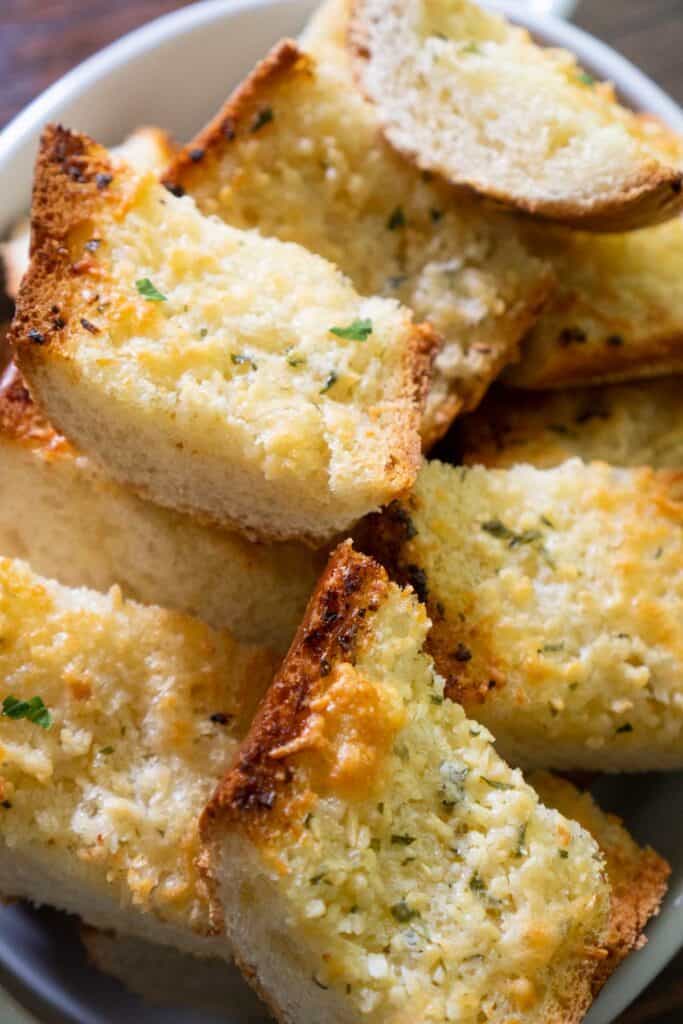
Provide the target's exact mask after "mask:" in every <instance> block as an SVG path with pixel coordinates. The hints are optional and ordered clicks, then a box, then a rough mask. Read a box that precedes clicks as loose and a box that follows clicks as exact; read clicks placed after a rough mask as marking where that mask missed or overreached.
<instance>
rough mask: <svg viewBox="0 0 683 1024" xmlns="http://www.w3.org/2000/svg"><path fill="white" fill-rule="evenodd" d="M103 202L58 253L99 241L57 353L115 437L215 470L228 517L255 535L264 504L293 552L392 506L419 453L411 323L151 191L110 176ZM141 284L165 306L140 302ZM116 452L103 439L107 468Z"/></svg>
mask: <svg viewBox="0 0 683 1024" xmlns="http://www.w3.org/2000/svg"><path fill="white" fill-rule="evenodd" d="M112 189H118V190H119V192H118V195H117V198H118V199H119V201H118V202H116V201H113V200H112V201H110V202H109V203H108V204H107V205H105V206H103V209H102V211H101V213H100V214H99V220H98V223H97V225H96V228H95V227H93V225H92V224H89V225H84V226H83V231H79V232H77V233H76V234H75V235H74V237H73V238H72V239H71V242H72V246H73V250H74V257H76V256H79V257H81V256H82V255H83V245H85V244H87V239H88V238H90V237H91V235H92V233H93V232H94V231H96V232H97V234H98V237H101V238H102V243H101V245H100V246H99V248H98V249H97V251H96V252H95V253H92V254H89V255H88V259H87V263H86V266H85V267H84V269H83V274H82V276H81V278H80V279H79V280H80V281H81V282H82V288H81V292H80V295H79V296H78V297H77V301H78V303H79V304H80V305H81V309H83V311H87V316H88V321H89V323H90V327H87V326H85V327H84V325H83V321H82V320H81V321H80V326H78V323H77V318H74V319H73V320H72V321H71V322H70V324H69V326H68V328H67V329H65V332H64V335H65V337H64V341H63V343H62V345H63V349H64V352H65V354H66V355H67V356H68V358H69V360H71V361H72V363H73V372H76V373H78V375H79V379H81V380H87V383H88V391H89V392H90V393H93V394H97V395H99V396H100V398H101V402H102V404H103V405H105V406H106V407H107V408H109V409H114V408H115V409H116V410H117V411H116V423H115V426H114V427H112V428H111V429H112V430H116V432H117V436H124V437H125V438H126V439H127V440H128V441H129V443H130V441H131V439H132V438H139V437H141V436H145V432H147V435H150V434H152V433H153V432H158V431H162V432H163V436H164V438H165V439H166V440H167V442H168V444H169V447H171V448H172V447H173V446H175V448H176V449H177V450H178V451H180V452H185V453H192V454H193V455H194V456H196V458H197V461H198V460H199V459H201V458H205V459H207V460H209V461H210V463H211V465H213V466H214V467H215V466H216V465H217V464H219V460H224V465H227V466H228V467H230V470H231V472H232V473H233V474H234V476H235V480H236V483H235V485H234V487H233V488H232V490H231V492H230V493H231V495H232V498H233V500H234V502H235V508H234V509H233V510H232V518H233V519H236V520H237V521H238V522H240V523H241V522H242V520H243V519H244V521H245V522H247V525H250V524H249V521H248V519H247V512H248V510H249V509H250V508H251V507H252V505H253V507H254V508H255V509H256V510H257V511H256V512H255V513H254V519H257V518H259V517H261V518H268V517H271V518H274V517H275V513H274V512H273V503H274V502H275V501H277V502H279V503H280V511H281V520H282V521H281V522H279V523H278V524H277V527H274V528H273V529H274V530H275V529H279V528H281V529H283V531H287V532H288V535H289V536H292V535H296V536H299V535H301V534H306V533H309V534H315V533H316V531H317V532H318V533H319V534H321V535H323V536H325V537H326V536H329V535H330V534H331V533H334V532H335V530H341V529H344V528H346V527H348V525H349V523H350V522H353V521H354V520H355V519H357V518H358V517H359V516H361V515H362V514H364V513H365V512H367V511H369V510H370V509H371V508H374V507H377V506H378V505H379V504H381V503H382V502H383V501H384V500H387V499H388V498H389V497H390V495H391V494H393V493H395V490H396V483H395V479H394V477H393V475H392V472H390V470H392V469H393V468H394V467H395V468H396V470H397V474H398V475H399V476H400V470H405V472H406V474H407V473H408V472H410V473H411V474H412V472H413V471H414V464H415V462H416V459H417V454H418V446H419V444H418V435H417V426H418V422H419V409H418V406H417V403H416V400H415V393H414V391H415V388H414V382H413V366H414V360H415V343H416V334H415V328H414V326H413V323H412V318H411V314H410V313H409V312H408V311H407V310H405V309H403V308H401V307H400V306H399V304H398V303H397V302H396V301H394V300H388V299H381V298H361V297H360V296H359V295H358V294H357V293H356V292H355V291H354V289H353V287H352V286H351V284H350V283H349V281H348V280H347V279H346V278H345V277H343V275H342V274H341V273H339V271H337V270H336V269H335V268H334V267H332V266H331V265H330V264H329V263H327V262H326V261H324V260H322V259H320V258H319V257H317V256H314V255H312V254H311V253H309V252H306V251H305V250H304V249H303V248H301V247H300V246H295V245H286V244H283V243H281V242H279V241H277V240H274V239H264V238H262V237H260V236H259V235H258V234H257V233H256V232H244V231H240V230H237V229H235V228H231V227H229V226H227V225H225V224H223V223H221V222H219V221H218V220H217V219H216V218H211V217H204V216H202V215H200V214H199V212H198V211H197V208H196V206H195V204H194V202H193V201H192V200H191V199H190V198H183V199H178V198H177V197H175V196H172V195H170V194H169V193H168V192H167V191H166V190H165V189H164V188H162V187H161V186H160V185H159V184H158V183H157V182H156V180H155V179H154V177H153V176H152V175H147V176H143V177H141V178H129V179H127V178H126V177H125V176H123V175H118V176H116V177H115V179H114V184H113V185H112ZM145 281H149V282H151V284H152V286H153V287H154V289H156V291H157V292H158V293H160V294H161V296H163V297H164V298H165V301H160V300H158V299H157V301H148V299H147V298H146V297H145V295H144V284H143V291H142V293H139V287H140V282H143V283H144V282H145ZM147 287H149V285H148V286H147ZM105 291H106V298H105V297H104V293H105ZM354 325H360V327H361V329H362V330H363V331H364V333H361V335H360V336H357V335H354V334H353V328H354ZM349 330H351V336H349V335H348V333H345V332H348V331H349ZM356 330H358V327H356ZM335 331H336V332H337V333H334V332H335ZM340 331H341V332H342V333H341V335H340V334H339V332H340ZM111 415H112V416H113V415H114V414H113V413H111ZM124 421H125V422H124ZM73 429H74V428H73V424H72V430H73ZM77 439H78V435H77ZM117 453H118V449H117V446H116V445H112V444H111V443H110V440H109V439H107V444H106V446H104V450H103V451H100V455H101V457H102V459H103V461H106V460H107V458H111V459H114V458H115V457H116V455H117ZM138 462H139V463H140V464H141V465H142V466H146V464H147V462H149V455H148V454H147V453H145V456H144V457H143V453H141V454H140V458H139V460H138ZM107 464H108V465H109V468H110V469H111V464H110V463H109V462H107ZM387 467H389V469H388V468H387ZM214 471H215V470H214ZM118 472H119V474H121V473H122V472H123V471H121V470H120V469H118ZM141 472H142V470H141ZM148 472H149V473H150V474H153V473H154V467H153V466H152V468H150V469H149V470H148ZM157 472H160V471H158V470H157ZM221 477H222V480H221V481H219V482H213V481H212V480H211V479H208V480H207V481H205V487H206V489H207V490H212V489H213V490H214V491H216V492H219V491H220V486H221V484H222V482H223V480H224V479H225V470H224V471H223V472H222V473H221ZM145 482H146V481H145ZM401 485H402V486H404V485H405V481H404V480H401ZM195 490H197V489H196V488H195ZM167 500H168V499H167ZM202 511H204V512H205V513H206V512H207V511H208V513H210V514H212V515H214V517H216V512H215V510H214V509H213V508H209V509H208V510H206V509H203V510H202ZM227 511H228V513H229V512H230V510H227ZM228 518H230V517H229V516H228ZM290 520H294V522H293V523H292V522H290Z"/></svg>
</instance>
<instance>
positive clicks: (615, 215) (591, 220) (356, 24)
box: [347, 0, 683, 233]
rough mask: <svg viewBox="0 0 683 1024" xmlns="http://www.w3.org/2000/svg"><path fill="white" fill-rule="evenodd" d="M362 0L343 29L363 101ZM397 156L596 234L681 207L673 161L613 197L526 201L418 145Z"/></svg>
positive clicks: (680, 182)
mask: <svg viewBox="0 0 683 1024" xmlns="http://www.w3.org/2000/svg"><path fill="white" fill-rule="evenodd" d="M366 6H367V0H352V4H351V10H350V16H349V24H348V29H347V47H348V50H349V53H350V55H351V58H352V59H351V66H352V69H353V74H354V78H355V80H356V84H357V85H358V87H359V88H360V90H361V92H362V93H363V95H364V96H365V98H366V99H367V100H368V102H369V103H372V104H373V105H375V106H376V105H377V101H376V100H375V99H374V98H373V97H372V96H371V95H370V94H369V92H368V90H367V89H366V88H365V86H364V81H363V78H364V76H363V73H362V68H363V65H364V64H366V63H367V62H368V61H369V60H370V58H371V56H372V48H371V46H370V39H369V32H368V29H367V27H366V25H365V24H364V21H363V17H364V8H365V7H366ZM380 128H381V131H382V133H383V134H384V136H385V138H386V140H387V142H388V143H389V145H390V146H393V148H394V149H397V148H399V147H397V146H396V143H395V140H394V139H393V138H392V135H393V133H392V131H391V129H390V128H389V127H388V126H387V125H385V124H383V123H381V124H380ZM400 151H401V152H402V153H403V155H404V156H405V157H406V158H407V159H409V160H411V161H412V162H413V163H414V164H416V165H417V166H418V167H419V168H420V170H422V171H426V172H432V173H436V174H439V175H440V176H441V177H443V178H445V179H446V180H449V181H451V184H453V185H455V186H456V187H458V188H463V189H466V190H468V191H471V192H473V193H475V194H479V195H485V196H489V197H490V198H491V199H493V200H495V201H496V202H497V203H500V204H501V206H502V207H504V208H508V209H512V210H517V211H519V212H521V213H523V214H527V215H529V216H531V217H533V218H534V219H537V220H544V221H549V222H551V223H557V224H564V225H566V226H567V227H573V228H577V229H580V230H582V231H594V232H596V233H608V232H620V231H633V230H635V229H637V228H642V227H648V226H652V225H655V224H661V223H663V222H664V221H666V220H670V219H671V218H672V217H674V216H676V214H677V213H680V212H681V210H683V171H681V170H677V169H676V168H675V167H674V166H670V167H669V166H667V165H666V164H663V163H662V164H659V165H658V166H656V167H653V169H652V170H651V171H650V172H649V173H647V174H645V175H640V176H638V177H635V178H634V179H633V181H631V182H629V183H628V184H625V185H624V186H623V187H622V189H621V191H620V192H619V193H618V194H617V195H614V196H608V197H605V198H600V199H594V200H592V201H587V202H582V203H579V202H576V201H571V200H545V201H544V200H530V199H525V198H524V197H523V196H513V195H511V194H510V193H509V192H506V191H505V190H504V189H499V188H487V189H485V190H484V189H483V188H482V187H481V186H480V184H478V183H477V182H476V181H470V180H467V179H463V180H455V181H452V180H451V179H448V178H447V177H446V175H445V174H444V172H443V171H442V170H441V169H440V168H438V167H435V166H434V165H433V164H432V163H431V162H430V161H429V159H428V158H427V155H426V154H425V153H424V152H422V151H421V150H417V149H411V148H407V147H400Z"/></svg>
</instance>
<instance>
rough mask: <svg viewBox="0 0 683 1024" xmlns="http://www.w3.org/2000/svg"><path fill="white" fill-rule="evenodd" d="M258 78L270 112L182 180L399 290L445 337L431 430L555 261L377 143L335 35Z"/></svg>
mask: <svg viewBox="0 0 683 1024" xmlns="http://www.w3.org/2000/svg"><path fill="white" fill-rule="evenodd" d="M311 45H312V48H313V52H315V53H316V54H318V55H319V56H320V57H321V60H320V62H319V63H317V64H315V63H313V62H311V64H310V67H309V66H307V67H306V69H305V70H302V69H301V68H300V67H297V68H294V69H292V70H290V71H289V72H288V73H287V74H286V75H285V76H283V77H280V78H277V79H276V80H275V81H274V82H273V83H269V84H267V85H266V86H261V87H260V88H259V90H258V91H257V93H256V95H255V97H254V98H253V100H252V104H253V111H254V115H255V114H256V112H257V111H258V110H260V109H263V108H266V109H268V110H269V111H270V112H271V113H272V120H271V121H270V122H269V123H268V124H267V125H264V127H262V128H261V129H259V131H257V132H252V131H251V130H250V127H249V126H250V125H251V123H252V120H251V116H250V115H247V116H245V119H244V124H243V125H240V126H238V129H237V137H236V139H235V140H234V141H231V142H230V144H229V145H227V146H225V147H220V149H221V150H223V151H222V152H220V151H219V153H218V156H217V157H215V156H214V155H213V154H212V153H211V151H210V150H209V152H208V153H207V155H206V156H205V158H204V160H203V161H202V162H201V163H199V164H197V165H196V167H191V168H189V169H188V171H187V172H186V173H185V174H184V176H183V185H184V186H185V187H186V188H187V189H188V190H189V191H190V193H191V194H192V195H193V196H194V197H195V198H196V200H197V203H198V205H199V207H200V209H202V210H204V211H205V212H206V213H215V214H218V215H219V216H220V217H222V218H223V219H224V220H226V221H227V222H228V223H230V224H234V225H236V226H238V227H245V228H250V227H256V228H258V230H259V231H260V232H261V233H262V234H264V235H269V236H274V237H277V238H281V239H284V240H287V241H293V242H298V243H299V244H301V245H304V246H305V247H306V248H308V249H310V250H311V251H312V252H316V253H319V254H321V255H322V256H325V257H326V258H327V259H329V260H331V261H332V262H333V263H335V264H336V265H337V266H339V267H340V268H341V269H342V270H343V271H344V273H346V274H348V275H349V277H350V278H351V280H352V281H353V282H354V284H355V285H356V287H357V288H358V289H359V290H360V291H362V292H363V293H366V292H369V293H373V294H381V295H387V296H391V297H394V298H398V299H400V300H401V301H402V302H404V303H405V304H406V305H407V306H409V307H410V308H412V309H413V310H414V311H415V314H416V317H417V319H419V320H422V319H428V320H429V321H430V322H431V323H432V324H433V325H434V327H435V328H436V329H437V331H438V332H439V333H440V334H441V335H442V336H443V337H444V339H445V344H444V347H443V349H442V351H441V353H440V354H439V355H438V357H437V362H436V376H435V380H434V382H433V387H432V395H431V398H430V399H429V402H428V407H427V414H426V415H427V423H426V426H425V429H426V431H427V432H428V431H429V429H431V426H433V423H432V420H433V418H434V417H435V416H436V415H437V413H438V410H439V407H440V405H441V404H442V403H443V401H444V400H445V398H446V396H447V395H448V394H449V392H450V391H452V389H453V388H454V387H455V390H456V392H457V394H459V395H460V397H461V400H462V401H464V402H466V403H472V402H474V400H475V396H479V395H480V394H481V392H482V390H483V389H484V387H485V386H486V385H487V384H488V382H489V380H490V379H491V377H492V376H493V375H494V374H495V372H496V371H497V370H498V369H499V368H500V367H501V366H502V365H504V364H505V363H506V362H508V361H510V360H511V359H512V358H514V355H515V353H516V345H517V341H518V340H519V337H520V336H521V333H522V331H523V330H524V327H525V325H526V323H527V322H530V319H531V314H530V312H529V307H530V306H531V305H533V304H535V302H536V301H537V299H538V297H539V295H540V294H541V293H542V292H545V290H546V289H547V287H548V281H547V267H546V265H545V264H543V263H542V262H541V261H540V260H537V259H535V258H533V257H532V256H531V255H530V253H529V251H528V250H527V249H526V248H525V246H524V244H523V242H522V240H521V235H520V232H519V230H518V228H517V227H516V225H515V224H514V223H513V222H512V221H510V220H509V219H507V218H505V217H503V216H502V215H497V214H495V213H491V212H490V211H487V212H486V214H485V215H484V213H483V212H482V209H481V208H480V207H479V206H478V205H476V204H475V203H474V202H468V201H467V200H464V199H460V200H458V202H457V203H456V202H454V201H453V198H452V194H451V192H450V191H449V190H448V189H447V188H445V187H444V186H441V185H439V184H438V182H436V181H430V180H428V178H425V176H421V175H420V173H419V171H417V170H416V169H415V168H413V167H411V166H410V165H409V164H408V163H406V162H404V161H402V160H401V159H400V158H398V157H397V156H396V154H394V153H393V152H392V151H391V150H390V149H389V148H388V147H387V146H385V145H383V144H382V143H381V141H380V140H379V136H378V127H377V121H376V117H375V114H374V112H373V109H372V107H371V106H370V105H369V104H367V103H365V101H364V100H363V98H362V96H361V95H360V93H359V92H358V90H357V89H356V88H355V87H354V85H353V82H352V81H351V74H350V68H349V66H348V62H347V60H346V57H345V55H344V51H343V50H342V51H341V53H340V52H339V47H338V45H335V43H334V42H333V41H332V40H330V39H327V40H326V41H325V42H324V43H323V42H321V41H320V40H319V39H316V40H313V39H312V40H311Z"/></svg>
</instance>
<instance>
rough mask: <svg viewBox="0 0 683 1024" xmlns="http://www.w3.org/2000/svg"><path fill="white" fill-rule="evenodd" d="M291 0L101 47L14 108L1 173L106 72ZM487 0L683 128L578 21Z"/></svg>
mask: <svg viewBox="0 0 683 1024" xmlns="http://www.w3.org/2000/svg"><path fill="white" fill-rule="evenodd" d="M288 2H289V0H227V2H226V0H200V2H198V3H194V4H189V5H188V6H187V7H181V8H180V9H179V10H177V11H171V12H170V13H168V14H163V15H161V16H160V17H158V18H154V19H153V20H152V21H149V22H146V23H145V24H144V25H142V26H140V27H139V28H137V29H133V30H132V31H131V32H128V33H126V35H124V36H122V37H121V38H120V39H118V40H116V41H115V42H113V43H110V44H109V45H108V46H105V47H104V48H103V49H100V50H98V51H96V52H95V53H94V54H92V56H90V57H88V58H86V59H85V60H84V61H82V62H81V63H80V64H77V65H76V67H74V68H72V69H71V71H67V73H66V74H65V75H63V76H62V77H61V78H59V79H57V81H56V82H54V83H53V84H52V85H50V86H48V87H47V89H45V90H44V91H43V92H41V93H40V94H39V95H38V96H37V97H36V98H35V99H33V100H32V101H31V102H30V103H29V104H28V105H27V106H26V107H24V108H23V110H21V111H20V112H19V113H18V114H16V115H15V116H14V117H13V118H12V119H11V120H10V121H9V122H8V124H7V125H6V126H5V127H4V128H3V130H2V131H1V132H0V174H2V173H4V172H5V171H6V169H7V165H8V164H9V163H10V162H11V160H12V158H13V157H14V155H15V153H16V151H17V150H18V149H19V148H20V147H21V146H22V145H23V144H24V143H26V142H27V141H28V140H29V139H31V138H32V137H34V138H35V139H36V140H37V135H38V132H39V130H40V128H42V126H43V125H44V124H45V123H46V122H48V121H49V120H50V119H52V118H54V117H56V116H57V114H58V110H59V108H60V107H62V106H63V105H65V104H66V103H67V102H69V101H70V100H72V99H74V98H75V97H76V96H77V95H79V94H81V93H82V92H84V91H85V90H86V89H89V88H91V87H94V86H96V85H97V84H98V83H99V82H100V81H102V79H104V78H106V76H107V75H109V74H111V73H112V72H113V71H114V70H115V69H117V68H119V67H121V65H123V64H125V63H126V62H128V61H130V60H132V59H134V58H136V57H139V56H141V55H142V54H144V53H145V52H148V51H151V50H154V49H157V48H158V47H160V46H162V45H163V44H164V43H166V42H167V41H168V40H170V39H173V38H176V37H177V36H179V35H181V34H183V33H184V32H185V30H187V29H189V28H193V29H196V28H199V27H201V26H204V25H207V24H210V23H212V22H215V21H223V20H224V18H226V17H228V18H229V17H231V16H232V15H233V14H234V13H236V12H238V11H240V10H245V9H250V8H251V9H253V8H271V7H273V6H276V5H278V6H280V5H281V6H284V5H285V4H287V3H288ZM483 2H484V5H485V6H488V7H491V8H492V9H494V10H498V11H500V12H502V13H504V14H506V15H507V16H508V17H510V18H511V19H513V20H515V21H517V22H519V23H520V24H522V25H524V26H526V27H527V28H528V29H529V30H530V31H531V32H532V33H534V34H538V35H539V36H541V37H543V38H546V39H548V40H550V41H551V42H557V43H558V44H560V45H562V46H564V47H566V48H567V49H569V50H571V51H572V52H574V53H576V54H577V56H578V57H579V59H580V60H581V61H582V62H584V63H587V64H589V65H591V66H592V67H593V68H594V69H595V70H597V71H598V72H599V74H600V77H602V78H606V79H609V80H610V81H612V82H614V84H615V86H616V88H617V90H618V91H619V92H620V93H621V94H622V95H623V96H624V98H625V99H626V100H627V101H628V102H629V103H631V104H632V105H633V106H635V107H637V108H638V109H640V110H646V111H647V112H649V113H652V114H657V115H658V116H659V117H661V118H663V120H665V121H666V122H667V123H668V124H669V125H670V127H672V128H674V129H676V130H678V131H681V132H683V110H682V109H681V107H680V106H679V104H678V103H677V102H676V101H675V100H674V99H673V98H672V97H670V96H668V95H667V93H666V92H665V91H664V90H663V89H662V88H661V87H660V86H659V85H657V84H656V83H655V82H653V81H652V79H651V78H649V77H648V76H647V75H646V74H645V73H644V72H643V71H641V70H640V69H639V68H637V67H636V66H635V65H634V64H632V63H631V61H629V60H628V59H627V58H626V57H623V56H622V55H621V54H619V53H617V51H616V50H614V49H613V48H612V47H611V46H609V45H608V44H607V43H604V42H602V41H601V40H599V39H597V38H596V37H595V36H593V35H591V34H590V33H589V32H586V31H585V30H584V29H581V28H579V27H578V26H576V25H572V24H570V23H569V22H567V21H563V20H562V19H560V18H558V17H556V16H553V15H549V14H539V13H535V12H533V11H527V10H524V9H521V8H520V7H519V5H518V4H515V3H514V2H512V0H483Z"/></svg>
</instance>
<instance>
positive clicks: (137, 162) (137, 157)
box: [0, 125, 176, 299]
mask: <svg viewBox="0 0 683 1024" xmlns="http://www.w3.org/2000/svg"><path fill="white" fill-rule="evenodd" d="M175 151H176V150H175V146H174V145H173V142H172V141H171V138H170V136H169V135H167V134H166V132H165V131H163V130H162V129H161V128H155V127H153V126H152V125H147V126H145V127H143V128H137V129H136V130H135V131H134V132H132V134H131V135H129V136H128V138H127V139H124V141H123V142H122V143H121V145H120V146H115V147H114V148H113V149H112V150H111V157H112V160H116V161H121V162H124V163H128V164H130V166H131V167H133V168H134V169H135V170H136V171H139V172H140V173H142V172H144V171H154V172H155V173H156V174H160V173H161V171H162V170H163V168H164V167H166V166H167V165H168V163H169V162H170V161H171V160H172V159H173V156H174V154H175ZM30 242H31V222H30V220H29V219H28V217H24V218H22V220H20V221H18V222H17V224H15V226H14V228H13V229H12V232H11V234H10V237H9V238H8V240H7V241H6V242H4V243H3V244H2V245H0V259H1V260H2V263H3V266H4V270H5V290H6V292H7V294H8V295H9V296H10V298H12V299H15V298H16V296H17V293H18V291H19V285H20V284H21V279H22V277H23V276H24V274H25V273H26V271H27V270H28V264H29V250H30Z"/></svg>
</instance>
